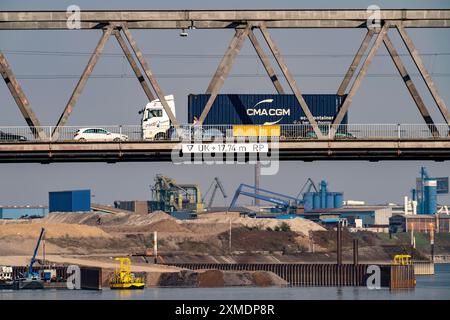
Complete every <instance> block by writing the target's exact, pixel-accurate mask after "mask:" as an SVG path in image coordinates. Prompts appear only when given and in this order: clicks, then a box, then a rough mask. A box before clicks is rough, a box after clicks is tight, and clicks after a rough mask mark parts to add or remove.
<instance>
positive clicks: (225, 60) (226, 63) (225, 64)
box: [205, 29, 244, 94]
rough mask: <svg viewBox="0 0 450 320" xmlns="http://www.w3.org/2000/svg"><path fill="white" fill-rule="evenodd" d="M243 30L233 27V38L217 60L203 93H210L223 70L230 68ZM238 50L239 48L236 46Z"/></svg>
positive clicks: (221, 75)
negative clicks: (217, 62) (214, 70)
mask: <svg viewBox="0 0 450 320" xmlns="http://www.w3.org/2000/svg"><path fill="white" fill-rule="evenodd" d="M243 32H244V30H242V29H241V30H238V29H235V33H234V36H233V38H232V39H231V41H230V43H229V45H228V48H227V50H226V51H225V54H224V55H223V57H222V59H221V60H220V62H219V65H218V66H217V69H216V72H215V73H214V75H213V77H212V78H211V81H210V82H209V85H208V88H206V91H205V93H206V94H211V92H212V91H213V89H214V88H215V87H216V86H217V83H218V82H220V78H221V77H223V75H224V72H225V71H226V70H229V69H231V65H232V63H233V61H234V58H235V57H236V56H237V54H238V52H236V49H237V48H238V47H239V43H238V42H239V41H242V39H243V37H242V33H243ZM238 49H239V50H240V48H238ZM227 68H228V69H227Z"/></svg>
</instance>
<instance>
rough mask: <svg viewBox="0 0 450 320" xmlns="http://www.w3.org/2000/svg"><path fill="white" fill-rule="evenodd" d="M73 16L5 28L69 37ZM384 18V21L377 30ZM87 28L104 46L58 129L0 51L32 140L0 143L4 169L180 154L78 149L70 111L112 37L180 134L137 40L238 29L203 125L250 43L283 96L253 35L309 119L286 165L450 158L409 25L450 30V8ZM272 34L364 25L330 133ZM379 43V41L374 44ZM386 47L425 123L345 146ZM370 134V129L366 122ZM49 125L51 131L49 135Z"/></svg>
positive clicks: (108, 146)
mask: <svg viewBox="0 0 450 320" xmlns="http://www.w3.org/2000/svg"><path fill="white" fill-rule="evenodd" d="M71 15H72V13H67V12H65V11H27V12H12V11H11V12H6V11H2V12H0V31H3V30H68V24H67V22H68V20H70V19H71ZM373 18H376V19H378V18H379V24H373V21H374V20H373ZM80 28H81V29H83V30H93V31H91V32H98V33H100V34H101V36H100V39H99V42H98V44H97V46H96V47H95V49H94V51H93V52H92V55H91V57H90V59H89V61H88V64H87V65H86V67H85V69H84V71H83V72H82V74H81V77H80V79H79V81H78V83H77V84H76V86H75V88H74V90H73V92H72V94H71V96H70V98H69V100H68V101H67V103H66V105H65V106H64V108H63V110H62V113H61V115H60V117H59V120H58V122H57V123H56V124H55V125H54V126H52V127H44V126H41V124H40V121H39V119H38V118H37V117H36V115H35V113H34V112H33V110H32V106H31V103H30V101H29V100H28V99H27V97H26V95H25V92H24V91H23V89H22V88H21V86H20V84H19V82H18V81H17V79H16V77H15V75H14V72H13V70H12V68H11V67H10V65H9V64H8V61H7V58H6V56H5V55H4V54H3V53H1V52H0V73H1V74H2V77H3V79H4V80H5V83H6V85H7V86H8V89H9V91H10V92H11V94H12V96H13V98H14V100H15V102H16V104H17V106H18V108H19V109H20V111H21V113H22V115H23V117H24V119H25V121H26V123H27V124H28V126H29V128H28V131H29V132H31V134H32V136H33V141H31V142H20V143H14V142H7V143H0V161H3V162H54V161H106V162H115V161H169V160H170V157H168V155H169V154H170V152H169V150H170V151H171V150H173V148H174V147H175V148H176V145H177V143H178V144H179V142H176V141H157V142H148V141H128V142H120V143H106V142H103V143H101V142H95V143H94V142H93V143H84V144H80V143H74V142H73V141H67V140H65V139H60V136H61V134H62V133H64V130H65V124H66V123H67V120H68V119H69V117H70V114H71V113H72V111H73V109H74V107H75V105H76V102H77V100H78V98H79V96H80V94H81V93H82V90H83V88H84V87H85V85H86V84H87V81H88V79H89V77H90V75H91V73H92V71H93V69H94V67H95V65H96V62H97V60H98V59H99V57H100V56H101V53H102V51H103V49H104V46H105V44H106V42H107V41H108V39H109V38H110V37H111V36H113V37H114V38H115V39H116V40H117V41H118V44H119V46H120V47H121V49H122V51H123V53H124V55H125V57H126V59H127V61H128V62H129V64H130V66H131V68H132V70H133V71H134V74H135V75H136V78H137V80H138V83H139V84H140V86H141V87H142V89H143V91H144V93H145V94H146V96H147V98H148V99H149V100H153V99H160V101H161V103H162V105H163V107H164V109H165V111H166V112H167V114H168V115H169V118H170V119H171V121H172V124H173V125H174V127H175V128H176V129H179V128H181V127H182V125H180V122H179V121H178V120H177V119H176V118H175V116H174V115H173V113H172V112H171V110H170V108H169V106H168V104H167V102H166V100H165V99H164V92H163V90H162V88H161V87H160V86H159V84H158V81H157V79H156V77H155V76H154V74H153V72H152V70H151V68H150V64H149V63H148V62H147V61H146V60H145V59H144V55H143V53H142V51H141V50H140V48H139V46H138V44H137V42H136V40H135V39H134V37H133V35H132V30H134V29H181V30H182V29H192V28H197V29H233V30H234V35H233V37H232V38H231V41H230V43H229V45H228V48H227V49H226V52H225V54H224V56H223V58H222V59H221V61H220V63H219V65H218V67H217V70H216V72H215V73H214V75H213V76H212V79H211V81H210V83H209V85H208V87H207V89H206V90H205V93H207V94H209V95H210V97H209V100H208V101H207V103H206V106H205V108H204V111H203V113H202V114H201V116H200V118H199V124H200V125H201V124H202V123H203V121H204V120H205V118H206V116H207V115H208V113H209V111H210V109H211V107H212V105H213V103H214V100H215V99H216V97H217V95H218V94H219V92H220V90H221V88H222V86H223V84H224V82H225V80H226V79H227V77H228V75H229V73H230V70H231V67H232V65H233V62H234V60H235V58H236V56H237V55H238V54H239V51H240V50H241V48H242V46H243V44H244V41H245V40H246V39H247V38H248V39H249V40H250V42H251V44H252V45H253V47H254V49H255V51H256V53H257V55H258V57H259V59H260V61H261V63H262V64H263V66H264V68H265V71H266V73H267V76H268V77H269V79H270V80H271V81H272V83H273V85H274V88H275V90H276V91H277V92H278V93H280V94H283V93H285V92H286V91H285V88H283V86H282V85H281V83H280V81H279V79H278V78H277V76H276V73H275V71H274V67H273V66H272V65H271V63H270V59H269V56H268V54H267V53H266V52H265V51H264V49H263V47H262V46H261V43H260V42H259V40H258V38H257V37H256V35H255V32H256V31H259V32H260V33H261V34H262V38H263V39H264V41H265V43H266V45H267V47H268V48H269V51H270V54H271V55H272V56H273V57H274V59H275V61H276V63H277V66H278V67H279V69H280V70H281V72H282V74H283V76H284V77H285V79H286V81H287V83H288V86H289V89H290V91H292V92H293V93H294V95H295V96H296V98H297V100H298V101H299V104H300V106H301V108H302V111H303V112H304V114H305V116H306V118H307V119H308V122H309V123H310V127H311V129H312V130H313V132H314V135H315V138H314V139H304V140H302V139H300V140H298V141H293V140H292V139H291V140H289V139H281V140H280V142H279V153H280V159H281V160H306V161H309V160H322V159H328V160H336V159H345V160H360V159H364V160H374V161H377V160H386V159H415V160H421V159H429V160H437V161H441V160H448V159H450V139H449V130H448V127H449V125H450V116H449V112H448V109H447V106H446V105H445V102H444V101H443V99H442V98H441V96H440V95H439V93H438V89H437V86H436V85H435V83H434V81H433V79H432V77H431V75H430V73H429V72H428V70H427V69H426V67H425V65H424V63H423V60H422V58H421V56H420V54H419V52H418V51H417V49H416V47H415V45H414V43H413V41H412V39H411V37H410V36H409V34H408V31H407V29H408V28H450V10H425V9H423V10H422V9H420V10H408V9H402V10H381V11H380V12H379V16H376V15H375V16H374V13H373V12H372V13H371V12H367V11H366V10H214V11H208V10H168V11H165V10H158V11H82V12H81V13H80ZM275 28H284V29H286V28H307V29H311V28H341V29H348V28H360V29H363V30H365V36H364V37H363V39H362V42H361V44H360V46H359V48H358V50H357V52H356V53H355V56H354V58H353V60H352V62H351V64H350V66H349V67H348V70H347V72H346V74H345V75H344V76H343V79H342V82H341V84H340V86H339V88H338V89H337V91H336V92H337V94H340V95H344V94H346V95H347V97H346V99H345V101H344V102H343V104H342V106H341V108H340V111H339V112H338V114H337V115H336V117H335V119H334V121H333V123H332V124H331V126H330V127H329V128H328V130H326V131H325V132H324V130H321V128H320V126H321V125H320V124H318V123H317V122H316V120H315V119H314V117H313V115H312V113H311V111H310V109H309V107H308V105H307V104H306V102H305V101H304V99H303V97H302V95H301V91H300V88H299V87H298V85H297V83H296V81H295V79H294V77H293V76H292V73H291V72H290V70H289V68H288V66H287V64H286V63H285V61H284V58H283V55H282V54H281V52H280V50H279V49H278V46H277V45H276V43H275V41H274V39H273V38H272V36H271V34H270V30H271V29H275ZM389 31H391V32H392V31H394V32H398V34H399V35H400V37H401V39H402V41H403V44H404V45H405V47H406V49H407V51H408V53H409V56H410V57H411V58H412V60H413V61H414V63H415V66H416V68H417V70H418V72H419V74H420V75H421V77H422V80H423V81H424V83H425V85H426V87H427V89H428V91H429V92H430V94H431V96H432V97H433V100H434V104H435V107H437V108H438V110H439V113H440V115H441V116H442V120H438V122H436V119H432V117H431V115H430V112H429V109H428V107H429V106H426V105H425V103H424V101H423V99H422V97H421V95H420V93H419V92H418V90H417V88H416V86H415V84H414V82H413V81H412V79H411V77H410V73H409V72H408V70H407V69H406V67H405V65H404V63H403V61H402V59H401V57H400V55H399V54H398V52H397V49H396V48H395V46H394V44H393V43H392V41H391V40H390V37H389V35H388V34H389ZM373 38H374V39H375V40H374V41H372V40H373ZM382 45H384V46H385V47H386V49H387V51H388V53H389V55H390V57H391V58H392V61H393V63H394V64H395V66H396V68H397V70H398V72H399V75H400V77H401V78H402V79H403V81H404V83H405V86H406V88H407V89H408V91H409V93H410V95H411V98H412V100H413V101H414V104H415V105H416V107H417V110H418V111H419V113H420V115H421V117H422V118H423V120H424V125H423V126H424V128H425V131H426V132H427V133H426V134H425V135H424V134H423V128H421V129H420V130H419V131H418V132H420V133H418V132H416V133H414V134H411V135H407V136H405V135H402V130H400V131H399V132H400V133H399V134H398V135H396V136H395V137H392V136H388V137H385V136H376V135H372V136H370V137H367V136H365V137H359V136H358V135H355V136H356V138H355V139H345V140H341V139H338V136H339V132H340V131H341V130H342V129H341V128H342V126H343V125H342V124H341V122H342V119H343V118H344V116H345V114H346V113H347V111H348V110H349V108H350V106H351V103H352V100H353V97H354V95H355V94H356V92H357V91H358V89H359V87H360V85H361V83H362V81H363V79H364V76H365V75H366V73H367V71H368V69H369V67H370V65H371V62H372V60H373V58H374V56H375V55H376V54H377V51H378V49H379V48H380V47H381V46H382ZM367 126H368V127H370V125H367ZM48 128H51V130H49V129H48Z"/></svg>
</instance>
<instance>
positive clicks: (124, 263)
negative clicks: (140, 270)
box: [109, 257, 145, 289]
mask: <svg viewBox="0 0 450 320" xmlns="http://www.w3.org/2000/svg"><path fill="white" fill-rule="evenodd" d="M115 260H117V261H120V266H119V268H118V269H116V271H115V272H114V273H113V274H112V275H111V277H110V279H109V287H110V288H111V289H144V288H145V277H136V276H135V274H134V273H132V272H131V260H130V258H126V257H120V258H116V259H115Z"/></svg>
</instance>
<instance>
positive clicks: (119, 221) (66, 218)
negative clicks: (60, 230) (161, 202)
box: [44, 211, 175, 226]
mask: <svg viewBox="0 0 450 320" xmlns="http://www.w3.org/2000/svg"><path fill="white" fill-rule="evenodd" d="M44 220H45V221H51V222H63V223H73V224H86V225H101V226H117V225H121V226H142V225H149V224H152V223H155V222H157V221H161V220H175V218H173V217H171V216H170V215H168V214H167V213H165V212H163V211H155V212H152V213H150V214H145V215H144V214H135V213H125V212H121V213H114V214H112V213H93V212H92V213H90V212H51V213H50V214H49V215H48V216H47V217H46V218H45V219H44Z"/></svg>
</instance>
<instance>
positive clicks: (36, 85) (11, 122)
mask: <svg viewBox="0 0 450 320" xmlns="http://www.w3.org/2000/svg"><path fill="white" fill-rule="evenodd" d="M206 3H207V5H205V4H206ZM337 3H339V7H337ZM71 4H76V5H78V6H80V7H81V9H82V10H88V9H236V8H238V9H270V8H276V9H289V8H299V9H300V8H357V9H365V8H366V7H367V6H368V5H370V4H377V5H379V6H380V7H381V8H385V9H387V8H424V7H425V8H450V2H449V1H426V2H425V1H376V2H375V1H339V2H337V1H331V0H329V1H325V0H322V1H289V0H286V1H282V0H281V1H261V0H259V1H242V0H240V1H235V0H228V1H207V2H206V1H200V0H199V1H189V0H185V1H178V0H177V1H175V0H174V1H168V0H166V1H132V0H130V1H123V0H122V1H114V0H110V1H95V0H90V1H87V0H78V1H75V0H71V1H61V0H58V1H50V0H43V1H39V2H31V1H21V2H19V1H12V0H2V1H1V3H0V10H17V11H21V10H65V9H66V8H67V6H69V5H71ZM424 4H425V6H424ZM408 31H409V33H410V35H411V37H412V38H413V41H414V43H415V45H416V47H417V48H418V50H419V52H420V53H439V54H432V55H430V54H427V55H425V56H424V58H423V59H424V62H425V65H426V67H427V68H428V70H429V71H430V73H431V74H435V73H440V74H447V76H445V75H443V76H442V75H441V76H435V77H434V78H433V79H434V81H435V83H436V85H437V87H438V90H439V92H440V94H441V96H442V98H443V99H444V101H445V102H446V103H447V105H450V90H449V88H450V77H449V76H448V74H449V73H450V42H449V41H448V39H450V29H414V30H408ZM132 32H133V34H134V35H135V38H136V40H137V42H138V44H139V46H140V47H141V49H142V50H143V51H144V52H145V53H148V54H152V56H151V57H147V61H148V63H149V65H150V66H151V68H152V69H153V71H154V73H155V74H156V76H158V75H160V78H157V79H158V80H159V83H160V85H161V87H162V89H163V91H164V92H165V93H166V94H174V95H175V99H176V100H175V101H176V108H177V117H178V119H179V120H180V122H186V116H187V95H188V94H189V93H203V92H204V91H205V89H206V87H207V85H208V82H209V79H208V78H207V77H198V75H199V74H201V75H210V76H212V74H213V73H214V71H215V68H216V67H217V64H218V63H219V61H220V57H221V55H222V54H223V53H224V51H225V49H226V47H227V46H228V43H229V41H230V40H231V38H232V36H233V31H232V30H192V31H190V33H189V36H188V37H187V38H181V37H179V35H178V33H179V31H178V30H133V31H132ZM271 33H272V36H273V38H274V40H275V41H276V43H277V45H278V46H279V48H280V51H281V53H283V54H285V55H290V56H287V57H286V58H285V60H286V62H287V65H288V67H289V68H290V70H291V72H292V73H293V74H295V75H296V81H297V84H298V85H299V87H300V89H301V91H302V92H303V93H335V92H336V90H337V88H338V86H339V83H340V81H341V80H342V77H343V75H344V73H345V71H346V69H347V68H348V65H349V64H350V62H351V60H352V56H351V55H352V54H354V53H355V52H356V50H357V48H358V47H359V45H360V42H361V40H362V38H363V37H364V33H365V31H364V30H362V29H355V30H353V29H351V30H347V29H346V30H336V29H330V30H327V29H322V30H273V31H271ZM389 35H390V37H391V39H392V40H393V42H394V44H395V46H396V48H397V50H398V51H399V52H400V53H405V52H406V49H405V47H404V46H403V44H402V42H401V41H400V39H399V37H398V34H396V32H395V30H391V31H390V33H389ZM99 38H100V31H98V30H78V31H0V50H2V51H3V52H4V53H5V54H6V57H7V59H8V61H9V62H10V64H11V66H12V68H13V71H14V72H15V74H16V75H17V77H18V79H19V81H20V83H21V85H22V86H23V89H24V91H25V93H26V95H27V96H28V98H29V100H30V101H31V105H32V107H33V110H34V111H35V112H36V114H37V115H38V117H39V119H40V121H41V124H42V125H54V124H55V123H56V121H57V119H58V117H59V115H60V113H61V111H62V110H63V108H64V106H65V103H66V102H67V100H68V98H69V96H70V94H71V92H72V90H73V88H74V86H75V84H76V82H77V78H76V77H78V76H79V75H80V74H81V72H82V70H83V68H84V66H85V65H86V63H87V60H88V59H89V55H87V54H80V53H90V52H91V51H92V50H93V48H94V47H95V45H96V43H97V41H98V39H99ZM26 51H31V52H32V53H31V54H30V53H28V54H25V53H26ZM266 51H267V50H266ZM37 52H41V53H42V52H65V54H63V55H60V56H57V55H54V54H50V55H49V54H37ZM104 52H105V53H121V51H120V48H119V46H118V45H117V43H116V41H115V39H114V38H111V39H110V40H109V42H108V44H107V46H106V48H105V51H104ZM73 53H76V54H73ZM443 53H444V54H443ZM445 53H447V54H445ZM170 54H178V55H185V56H184V57H179V56H177V57H171V56H170ZM196 54H197V55H201V57H198V56H197V57H195V56H194V57H193V56H192V55H196ZM241 54H242V56H241V57H239V56H238V58H237V60H236V62H235V65H234V66H233V68H232V71H231V77H230V78H229V79H227V81H226V82H225V85H224V87H223V89H222V93H275V91H274V89H273V86H272V84H271V83H270V81H269V80H268V79H267V78H265V77H259V76H257V77H233V75H238V74H254V75H261V74H264V69H263V67H262V65H261V63H260V62H259V61H258V60H257V59H256V58H252V57H249V55H254V54H255V52H254V51H253V48H252V46H251V45H250V43H249V42H248V40H247V42H246V43H245V45H244V48H243V49H242V51H241ZM333 54H335V55H336V56H333ZM386 54H387V52H386V50H385V49H384V48H381V49H380V51H379V56H378V57H377V58H376V59H375V60H374V62H373V64H372V65H371V67H370V68H369V71H368V77H366V78H365V79H364V81H363V84H362V85H361V88H360V90H359V92H358V93H357V94H356V96H355V98H354V101H353V103H352V106H351V107H350V111H349V123H423V120H422V119H421V117H420V114H419V112H418V111H417V108H416V106H415V105H414V103H413V101H412V99H411V97H410V96H409V93H408V91H407V89H406V88H405V86H404V84H403V81H402V80H401V78H400V76H393V74H395V75H397V70H396V69H395V66H394V64H393V63H392V61H391V60H390V57H388V56H386ZM167 55H169V56H167ZM203 55H208V57H206V58H205V57H204V56H203ZM295 55H297V56H295ZM403 60H404V61H405V64H406V67H407V69H408V70H409V71H410V73H411V74H413V75H414V74H416V73H417V70H416V68H415V67H414V64H413V63H412V61H411V59H409V58H408V57H404V58H403ZM131 73H132V70H131V68H130V67H129V66H128V64H127V63H126V61H125V59H124V58H123V57H120V56H119V57H117V56H111V55H110V56H103V57H101V58H100V60H99V62H98V64H97V66H96V67H95V70H94V72H93V75H105V74H114V75H123V74H131ZM170 74H185V75H186V76H185V77H182V78H179V79H176V78H171V77H167V75H170ZM193 74H194V75H197V77H194V78H189V76H190V75H193ZM302 74H303V76H302ZM320 74H322V75H323V74H326V75H328V76H326V77H323V76H321V77H319V76H318V75H320ZM334 74H339V75H341V76H339V77H336V76H329V75H334ZM371 74H372V76H370V75H371ZM380 74H387V75H388V76H384V77H381V76H377V75H380ZM53 75H65V76H67V75H74V76H75V77H72V78H69V79H30V78H39V77H41V78H42V77H44V78H45V77H47V78H48V77H49V76H50V78H51V77H52V76H53ZM163 75H166V76H163ZM413 80H414V82H415V84H416V86H417V87H418V89H419V91H420V92H421V93H422V97H423V98H424V101H425V103H426V104H427V106H428V108H429V110H430V111H431V114H432V116H433V117H434V119H435V121H436V122H437V123H442V122H443V119H442V117H441V116H440V114H439V112H438V109H437V107H436V106H435V104H434V103H433V100H432V99H431V96H430V94H429V93H428V91H427V90H426V88H425V86H424V84H423V83H422V81H421V79H420V78H419V77H417V76H414V77H413ZM283 84H285V83H283ZM285 87H287V86H286V85H285ZM145 103H146V98H145V95H144V93H143V92H142V89H141V88H140V86H139V84H138V82H137V81H136V79H134V78H116V79H99V78H92V79H89V81H88V83H87V85H86V88H85V90H84V91H83V92H82V94H81V97H80V99H79V100H78V103H77V105H76V106H75V109H74V112H73V113H72V115H71V118H70V119H69V121H68V124H67V125H71V126H87V125H89V126H94V125H116V124H123V125H138V124H139V115H138V114H137V111H138V110H139V109H140V108H141V107H142V106H143V105H144V104H145ZM22 125H26V124H25V121H24V120H23V118H22V117H21V114H20V112H19V111H18V108H17V106H16V104H15V102H14V100H13V99H12V97H11V95H10V93H9V91H8V89H7V87H6V85H5V84H4V82H3V81H2V82H1V84H0V126H22ZM422 165H425V166H426V167H428V171H429V173H430V174H431V175H433V176H448V175H449V173H450V163H449V162H418V161H414V162H405V161H390V162H378V163H369V162H364V161H354V162H349V161H346V162H332V161H325V162H312V163H305V162H282V163H281V168H280V171H279V173H278V174H277V175H275V176H263V177H262V179H261V187H264V188H266V189H270V190H274V191H278V192H282V193H285V194H287V195H294V196H295V195H296V194H297V193H298V191H299V190H300V188H301V186H302V185H303V184H304V183H305V181H306V179H307V178H308V177H311V178H313V180H315V181H317V182H319V180H321V179H326V180H327V181H328V182H329V186H330V189H331V191H343V192H344V198H345V199H354V200H365V201H367V202H369V203H373V204H375V203H386V202H398V203H402V201H403V200H402V199H403V196H404V195H407V194H409V191H410V189H411V188H412V187H413V185H414V183H415V177H416V176H418V174H419V170H420V166H422ZM156 173H162V174H165V175H168V176H171V177H173V178H174V179H176V180H177V181H179V182H180V183H199V184H200V185H201V186H202V188H203V190H206V189H207V187H208V186H209V184H210V183H211V181H212V179H213V178H214V177H215V176H219V177H220V178H221V179H222V181H223V184H224V186H225V188H226V189H227V191H228V193H229V195H230V197H231V196H232V194H233V193H234V190H235V189H236V188H237V186H238V185H239V183H250V184H252V183H253V167H252V166H249V165H222V166H217V165H216V166H206V165H183V166H176V165H173V164H170V163H121V164H102V163H83V164H49V165H40V164H0V205H13V204H17V205H26V204H47V198H48V194H47V193H48V191H55V190H68V189H81V188H82V189H85V188H91V189H92V193H93V194H94V195H95V198H94V201H95V202H100V203H104V204H112V202H113V201H114V200H131V199H140V200H146V199H149V198H150V189H149V185H150V184H152V183H153V178H154V176H155V174H156ZM243 199H245V198H243ZM439 200H440V202H446V203H449V202H450V197H449V196H443V197H440V198H439ZM243 202H247V203H249V202H250V200H245V201H243ZM216 204H218V205H220V204H223V202H222V201H221V200H219V201H217V202H216Z"/></svg>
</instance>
